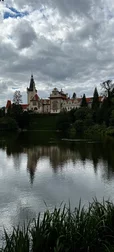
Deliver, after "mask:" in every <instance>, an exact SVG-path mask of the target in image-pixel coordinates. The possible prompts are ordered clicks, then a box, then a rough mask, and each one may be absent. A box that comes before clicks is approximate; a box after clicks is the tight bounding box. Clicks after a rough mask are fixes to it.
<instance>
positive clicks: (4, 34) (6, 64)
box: [0, 0, 114, 106]
mask: <svg viewBox="0 0 114 252" xmlns="http://www.w3.org/2000/svg"><path fill="white" fill-rule="evenodd" d="M8 6H10V7H13V8H16V9H17V11H18V12H22V11H27V12H28V15H23V16H22V17H17V18H16V17H10V15H9V18H7V19H3V12H6V11H7V12H8ZM0 11H1V13H2V15H1V17H0V41H1V43H0V105H1V106H2V105H5V103H6V100H7V99H9V98H11V97H12V96H13V92H14V90H13V89H12V87H15V88H17V89H20V90H21V92H22V94H23V100H24V102H25V101H26V88H27V86H29V79H30V75H31V73H33V74H34V77H35V82H36V87H37V90H38V91H39V94H41V95H42V97H46V95H47V96H48V95H49V92H50V91H51V89H52V88H53V87H55V86H56V87H58V88H63V90H64V91H66V92H69V93H70V94H72V92H74V91H75V92H76V93H77V96H81V95H82V94H83V93H86V95H87V96H88V95H92V93H93V89H94V87H95V86H96V85H97V86H98V88H99V87H100V85H99V84H100V82H101V81H104V80H106V79H109V78H111V77H113V76H114V66H113V62H114V38H113V37H114V36H113V27H114V15H113V12H114V3H113V1H112V0H104V1H102V0H86V1H83V0H80V1H78V0H71V1H69V0H66V1H64V0H53V1H52V0H42V1H40V0H34V1H32V0H25V1H23V0H15V1H14V0H9V2H8V5H7V6H5V4H0ZM11 12H12V9H11V8H10V10H9V13H10V14H11ZM5 90H6V91H5Z"/></svg>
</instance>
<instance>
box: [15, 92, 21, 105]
mask: <svg viewBox="0 0 114 252" xmlns="http://www.w3.org/2000/svg"><path fill="white" fill-rule="evenodd" d="M13 102H14V104H16V105H19V104H20V103H22V95H21V93H20V91H15V93H14V95H13Z"/></svg>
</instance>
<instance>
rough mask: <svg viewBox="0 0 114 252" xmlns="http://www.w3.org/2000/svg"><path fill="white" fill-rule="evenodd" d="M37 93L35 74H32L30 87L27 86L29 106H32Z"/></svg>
mask: <svg viewBox="0 0 114 252" xmlns="http://www.w3.org/2000/svg"><path fill="white" fill-rule="evenodd" d="M36 94H37V90H36V87H35V82H34V77H33V75H31V79H30V85H29V88H27V102H28V105H29V106H30V103H31V100H32V99H33V98H34V96H35V95H36Z"/></svg>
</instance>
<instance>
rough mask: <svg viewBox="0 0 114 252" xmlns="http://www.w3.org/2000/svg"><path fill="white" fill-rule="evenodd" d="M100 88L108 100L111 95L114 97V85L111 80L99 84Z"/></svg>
mask: <svg viewBox="0 0 114 252" xmlns="http://www.w3.org/2000/svg"><path fill="white" fill-rule="evenodd" d="M101 87H102V89H103V91H104V92H103V94H104V95H105V96H106V97H108V98H110V97H111V96H112V95H114V83H113V82H112V80H107V81H104V82H102V83H101Z"/></svg>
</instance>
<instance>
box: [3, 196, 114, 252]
mask: <svg viewBox="0 0 114 252" xmlns="http://www.w3.org/2000/svg"><path fill="white" fill-rule="evenodd" d="M4 236H5V239H4V247H3V248H2V249H1V250H0V251H1V252H10V251H11V252H13V251H15V252H30V251H31V252H36V251H39V252H40V251H41V252H49V251H56V252H57V251H58V252H64V251H68V252H71V251H72V252H73V251H81V252H85V251H89V252H94V251H96V252H98V251H99V252H105V251H114V204H113V203H111V202H108V201H106V202H105V201H103V202H102V203H100V202H98V201H97V200H94V201H93V202H92V203H91V204H89V207H88V208H84V207H81V203H79V207H78V208H75V209H74V211H71V209H70V206H69V207H68V208H67V207H65V206H64V207H63V208H62V207H61V209H60V208H59V209H57V208H55V209H54V211H53V212H50V211H48V210H47V211H46V212H45V213H44V215H43V217H41V216H40V215H39V216H38V219H37V220H34V221H33V222H31V223H30V224H29V225H28V227H27V228H25V227H23V228H19V227H17V228H14V229H13V232H12V233H11V234H10V235H8V234H7V232H6V231H5V235H4Z"/></svg>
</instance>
